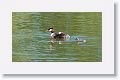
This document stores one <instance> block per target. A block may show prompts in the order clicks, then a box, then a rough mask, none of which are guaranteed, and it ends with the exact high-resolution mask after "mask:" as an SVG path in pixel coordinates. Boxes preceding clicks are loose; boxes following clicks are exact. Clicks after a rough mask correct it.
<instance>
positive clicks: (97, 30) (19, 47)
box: [12, 12, 102, 62]
mask: <svg viewBox="0 0 120 80" xmlns="http://www.w3.org/2000/svg"><path fill="white" fill-rule="evenodd" d="M52 25H54V26H55V27H54V28H55V30H56V32H59V31H62V32H64V33H66V34H69V35H70V36H71V38H70V39H69V40H67V41H62V44H58V41H55V43H54V48H51V47H50V33H49V32H47V31H46V30H47V29H48V28H49V27H51V26H52ZM76 37H79V38H80V39H83V40H86V41H87V42H86V43H80V44H77V42H75V38H76ZM101 46H102V13H101V12H13V13H12V52H13V53H12V61H13V62H100V61H102V47H101Z"/></svg>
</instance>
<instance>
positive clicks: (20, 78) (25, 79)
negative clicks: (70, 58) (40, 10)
mask: <svg viewBox="0 0 120 80" xmlns="http://www.w3.org/2000/svg"><path fill="white" fill-rule="evenodd" d="M51 1H52V0H51ZM108 1H109V0H108ZM119 4H120V0H115V8H116V11H115V12H116V13H115V14H117V15H116V20H115V21H116V22H115V23H116V26H115V27H116V41H117V43H116V48H117V49H116V50H117V51H116V52H117V53H116V76H109V75H107V76H104V75H97V76H95V75H93V76H90V75H86V76H85V75H80V76H78V75H75V76H64V75H63V76H60V75H58V76H55V75H54V76H50V75H46V76H45V75H0V80H40V79H42V80H61V79H62V80H80V79H82V80H119V79H120V70H119V68H118V67H119V66H120V63H119V62H118V61H120V59H119V58H118V57H120V55H119V53H120V50H118V47H119V48H120V46H119V45H120V43H119V42H118V41H120V37H119V36H118V35H120V28H119V27H118V26H120V25H119V23H118V22H119V19H120V16H119V15H118V14H119V13H120V10H119V9H118V8H120V5H119Z"/></svg>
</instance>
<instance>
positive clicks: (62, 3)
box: [0, 0, 114, 74]
mask: <svg viewBox="0 0 120 80" xmlns="http://www.w3.org/2000/svg"><path fill="white" fill-rule="evenodd" d="M0 5H1V7H0V10H1V11H0V21H1V23H0V38H1V39H0V72H1V73H3V74H114V4H113V1H112V0H36V1H35V0H14V1H13V0H4V1H1V2H0ZM12 12H102V62H12Z"/></svg>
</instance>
